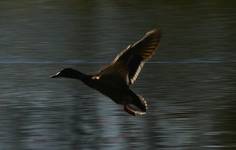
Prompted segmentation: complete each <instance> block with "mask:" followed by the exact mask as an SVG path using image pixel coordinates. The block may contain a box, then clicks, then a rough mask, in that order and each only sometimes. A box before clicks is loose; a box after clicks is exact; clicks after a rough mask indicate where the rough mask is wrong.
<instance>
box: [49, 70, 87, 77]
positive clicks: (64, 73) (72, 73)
mask: <svg viewBox="0 0 236 150" xmlns="http://www.w3.org/2000/svg"><path fill="white" fill-rule="evenodd" d="M81 74H82V73H81V72H79V71H77V70H74V69H72V68H65V69H62V70H61V71H59V72H58V73H56V74H55V75H52V76H51V78H80V77H81Z"/></svg>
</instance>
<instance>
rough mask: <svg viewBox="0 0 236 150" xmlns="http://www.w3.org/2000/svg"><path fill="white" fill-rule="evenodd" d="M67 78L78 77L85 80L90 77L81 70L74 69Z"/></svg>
mask: <svg viewBox="0 0 236 150" xmlns="http://www.w3.org/2000/svg"><path fill="white" fill-rule="evenodd" d="M67 78H72V79H78V80H81V81H84V80H86V79H87V78H88V75H87V74H84V73H82V72H80V71H77V70H73V72H71V74H70V75H69V76H68V77H67Z"/></svg>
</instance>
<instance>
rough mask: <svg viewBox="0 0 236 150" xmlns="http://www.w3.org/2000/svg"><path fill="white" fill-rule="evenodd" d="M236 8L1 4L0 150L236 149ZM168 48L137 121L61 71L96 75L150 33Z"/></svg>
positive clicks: (146, 76) (158, 59)
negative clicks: (56, 75)
mask: <svg viewBox="0 0 236 150" xmlns="http://www.w3.org/2000/svg"><path fill="white" fill-rule="evenodd" d="M235 8H236V2H235V1H234V0H228V1H227V2H226V1H223V0H204V1H193V0H192V1H187V0H178V1H164V0H158V1H157V0H149V1H138V0H129V1H124V0H120V1H114V0H91V1H87V0H37V1H36V0H35V1H33V0H21V1H16V0H1V1H0V69H1V71H0V149H1V150H70V149H71V150H72V149H73V150H88V149H102V150H103V149H109V150H121V149H122V150H123V149H129V150H132V149H133V150H136V149H140V150H147V149H150V150H154V149H159V150H172V149H173V150H190V149H193V150H211V149H212V150H225V149H227V150H228V149H229V150H233V149H236V127H235V124H236V101H235V99H236V75H235V74H236V52H235V48H236V35H235V33H236V28H235V26H236V9H235ZM155 27H160V28H161V30H162V39H161V46H160V48H159V49H158V52H157V53H156V55H155V56H154V57H153V59H152V60H151V61H150V62H149V63H147V64H146V65H145V67H144V69H143V70H142V72H141V74H140V76H139V78H138V80H137V82H136V85H135V86H132V89H133V90H134V91H135V92H137V93H139V94H140V95H143V96H144V97H145V98H146V100H147V101H148V104H149V110H148V113H147V114H146V115H145V116H141V117H133V116H129V115H128V114H127V113H126V112H124V111H123V108H122V107H121V106H119V105H117V104H115V103H114V102H113V101H111V100H110V99H109V98H107V97H105V96H103V95H102V94H100V93H99V92H97V91H95V90H92V89H90V88H88V87H86V86H85V85H83V84H82V83H81V82H79V81H75V80H70V79H62V80H55V79H50V78H49V76H50V75H52V74H54V73H56V72H58V71H59V70H60V69H62V68H64V67H72V68H75V69H78V70H80V71H82V72H90V73H91V72H94V71H96V70H97V69H99V68H100V67H101V66H103V65H104V64H106V63H109V62H110V61H112V59H113V58H114V57H115V55H116V54H117V53H118V52H120V51H121V50H122V49H124V48H126V47H127V45H129V44H130V43H133V42H135V41H136V40H138V39H140V38H141V37H142V36H143V35H144V33H145V32H147V31H149V30H151V29H153V28H155Z"/></svg>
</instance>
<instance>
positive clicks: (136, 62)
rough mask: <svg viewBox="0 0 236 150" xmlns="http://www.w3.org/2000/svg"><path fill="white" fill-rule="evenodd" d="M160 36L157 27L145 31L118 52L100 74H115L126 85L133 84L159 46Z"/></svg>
mask: <svg viewBox="0 0 236 150" xmlns="http://www.w3.org/2000/svg"><path fill="white" fill-rule="evenodd" d="M160 37H161V34H160V30H159V29H154V30H151V31H149V32H147V33H146V34H145V35H144V37H143V38H141V39H140V40H139V41H137V42H136V43H134V44H131V45H129V46H128V47H127V48H126V49H124V50H123V51H122V52H121V53H120V54H118V55H117V56H116V58H115V59H114V60H113V61H112V64H111V65H109V66H108V67H107V68H105V69H103V70H101V72H100V73H101V75H106V74H107V75H108V74H113V75H114V74H116V75H119V76H120V77H121V78H123V80H124V81H126V82H127V84H128V85H131V84H133V83H134V82H135V80H136V79H137V77H138V75H139V73H140V71H141V69H142V67H143V65H144V63H145V61H147V60H148V59H149V58H151V57H152V56H153V55H154V53H155V51H156V49H157V48H158V47H159V43H160Z"/></svg>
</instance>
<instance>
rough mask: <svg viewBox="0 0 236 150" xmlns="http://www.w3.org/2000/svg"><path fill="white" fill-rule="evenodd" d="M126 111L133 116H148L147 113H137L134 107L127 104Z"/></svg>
mask: <svg viewBox="0 0 236 150" xmlns="http://www.w3.org/2000/svg"><path fill="white" fill-rule="evenodd" d="M124 111H126V112H127V113H129V114H130V115H132V116H137V115H144V114H146V112H142V111H136V110H135V109H134V108H133V107H132V106H130V105H129V104H125V105H124Z"/></svg>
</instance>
